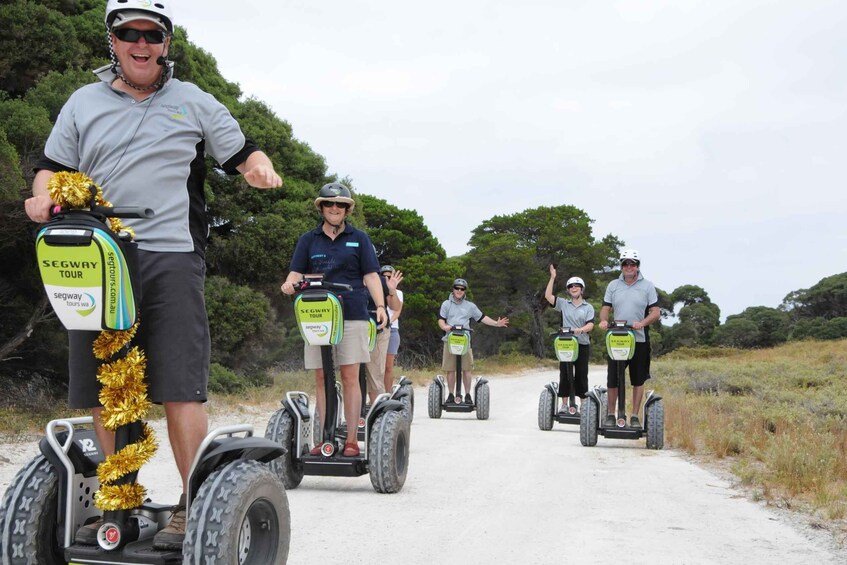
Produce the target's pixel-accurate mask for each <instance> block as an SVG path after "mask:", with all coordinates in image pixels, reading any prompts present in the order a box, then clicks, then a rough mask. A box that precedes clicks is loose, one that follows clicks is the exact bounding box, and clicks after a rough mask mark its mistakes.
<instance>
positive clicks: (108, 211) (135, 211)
mask: <svg viewBox="0 0 847 565" xmlns="http://www.w3.org/2000/svg"><path fill="white" fill-rule="evenodd" d="M88 190H89V191H90V192H91V199H90V200H89V204H88V208H87V209H85V208H82V209H80V208H72V209H69V208H63V207H61V206H54V207H53V208H52V209H51V210H50V215H51V216H58V215H59V214H62V213H66V212H83V213H88V214H96V215H98V216H104V217H106V218H138V219H145V220H146V219H150V218H152V217H153V216H155V215H156V212H155V211H153V209H152V208H145V207H144V206H99V205H97V204H95V201H96V198H97V186H96V185H94V184H92V185H90V186H89V187H88Z"/></svg>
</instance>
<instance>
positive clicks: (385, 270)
mask: <svg viewBox="0 0 847 565" xmlns="http://www.w3.org/2000/svg"><path fill="white" fill-rule="evenodd" d="M393 272H394V267H392V266H391V265H383V266H382V267H380V268H379V274H380V275H383V274H385V273H393Z"/></svg>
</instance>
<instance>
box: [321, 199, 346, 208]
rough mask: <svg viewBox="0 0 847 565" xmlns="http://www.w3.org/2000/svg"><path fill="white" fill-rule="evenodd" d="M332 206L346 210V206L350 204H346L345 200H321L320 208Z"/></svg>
mask: <svg viewBox="0 0 847 565" xmlns="http://www.w3.org/2000/svg"><path fill="white" fill-rule="evenodd" d="M333 206H336V207H338V208H341V209H342V210H346V209H347V208H349V207H350V205H349V204H347V203H346V202H336V201H335V200H322V201H321V208H332V207H333Z"/></svg>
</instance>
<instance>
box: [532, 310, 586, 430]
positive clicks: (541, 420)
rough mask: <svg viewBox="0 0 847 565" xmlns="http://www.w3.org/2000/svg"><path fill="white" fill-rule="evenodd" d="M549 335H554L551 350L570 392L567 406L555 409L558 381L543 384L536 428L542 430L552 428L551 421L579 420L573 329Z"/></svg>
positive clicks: (577, 348)
mask: <svg viewBox="0 0 847 565" xmlns="http://www.w3.org/2000/svg"><path fill="white" fill-rule="evenodd" d="M550 335H553V336H556V337H555V339H554V340H553V350H554V351H555V352H556V357H558V359H559V375H560V376H563V377H565V382H567V383H568V386H569V388H570V393H569V394H568V406H567V408H566V409H565V410H556V398H557V397H558V393H559V383H557V382H555V381H553V382H551V383H550V384H547V385H544V390H542V391H541V397H540V398H539V399H538V428H539V429H541V430H544V431H550V430H552V429H553V422H559V423H560V424H577V425H578V424H579V421H580V416H579V410H577V407H576V398H575V397H574V379H575V377H574V363H575V362H576V360H577V357H579V342H578V341H577V339H576V335H575V334H574V333H573V330H572V329H571V328H568V327H563V328H559V331H557V332H554V333H552V334H550ZM560 380H561V379H560Z"/></svg>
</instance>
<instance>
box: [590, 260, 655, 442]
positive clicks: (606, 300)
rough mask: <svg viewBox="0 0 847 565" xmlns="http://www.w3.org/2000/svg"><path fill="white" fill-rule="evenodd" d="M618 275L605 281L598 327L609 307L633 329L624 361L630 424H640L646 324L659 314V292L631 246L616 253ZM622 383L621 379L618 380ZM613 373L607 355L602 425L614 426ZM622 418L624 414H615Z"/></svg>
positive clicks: (606, 322)
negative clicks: (629, 355) (631, 346)
mask: <svg viewBox="0 0 847 565" xmlns="http://www.w3.org/2000/svg"><path fill="white" fill-rule="evenodd" d="M620 261H621V276H620V277H619V278H617V279H615V280H613V281H612V282H610V283H609V286H607V287H606V294H605V296H603V306H602V307H601V308H600V329H602V330H607V329H608V328H609V311H610V310H614V312H615V317H614V319H615V320H625V321H626V323H627V324H629V325H630V326H631V327H632V329H633V330H634V331H635V354H634V355H633V357H632V359H630V360H629V361H627V362H626V363H627V366H628V367H629V381H630V383H631V384H632V417H631V418H630V424H629V425H630V426H631V427H633V428H640V427H641V421H640V420H639V419H638V414H639V411H640V410H641V401H642V399H643V398H644V383H645V382H647V379H649V378H650V338H649V333H648V332H649V330H648V328H647V326H649V325H650V324H652V323H653V322H655V321H657V320H658V319H659V316H660V311H659V296H658V294H657V293H656V287H655V286H653V283H651V282H650V281H648V280H647V279H645V278H644V276H642V274H641V272H640V265H641V259H640V257H639V256H638V251H636V250H635V249H623V250H622V251H621V256H620ZM621 384H622V385H624V386H626V385H625V383H621ZM617 386H618V385H617V381H616V373H615V368H614V365H613V363H612V360H611V359H609V365H608V371H607V376H606V387H607V389H608V391H609V412H608V414H607V416H606V420H605V422H604V423H603V425H604V427H608V428H611V427H614V425H615V407H616V406H617V401H618V389H617ZM618 416H619V417H621V418H626V414H618Z"/></svg>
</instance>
